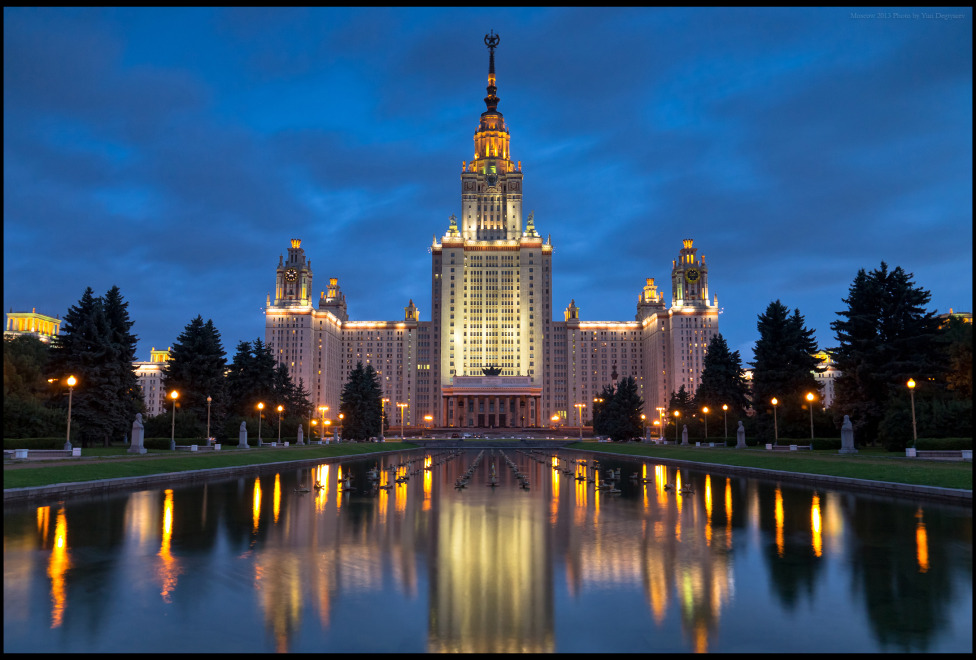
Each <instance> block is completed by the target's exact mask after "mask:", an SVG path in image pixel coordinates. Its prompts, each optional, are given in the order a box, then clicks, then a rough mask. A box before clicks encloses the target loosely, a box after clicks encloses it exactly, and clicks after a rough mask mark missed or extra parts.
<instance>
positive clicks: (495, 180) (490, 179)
mask: <svg viewBox="0 0 976 660" xmlns="http://www.w3.org/2000/svg"><path fill="white" fill-rule="evenodd" d="M496 183H498V175H497V174H495V173H494V172H492V173H491V174H489V175H488V185H489V186H493V185H495V184H496Z"/></svg>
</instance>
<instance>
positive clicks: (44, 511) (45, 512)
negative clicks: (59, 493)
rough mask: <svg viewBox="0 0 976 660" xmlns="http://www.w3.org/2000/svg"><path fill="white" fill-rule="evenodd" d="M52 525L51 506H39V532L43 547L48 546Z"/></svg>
mask: <svg viewBox="0 0 976 660" xmlns="http://www.w3.org/2000/svg"><path fill="white" fill-rule="evenodd" d="M50 526H51V507H49V506H39V507H37V533H38V534H39V535H40V537H41V547H42V548H43V547H46V546H47V533H48V530H49V529H50Z"/></svg>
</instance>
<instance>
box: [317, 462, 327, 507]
mask: <svg viewBox="0 0 976 660" xmlns="http://www.w3.org/2000/svg"><path fill="white" fill-rule="evenodd" d="M315 481H316V482H317V483H318V484H319V485H320V486H322V488H319V489H318V490H316V491H315V511H316V512H317V513H322V512H323V511H325V505H326V504H327V503H328V501H329V466H328V465H320V466H318V467H317V468H315Z"/></svg>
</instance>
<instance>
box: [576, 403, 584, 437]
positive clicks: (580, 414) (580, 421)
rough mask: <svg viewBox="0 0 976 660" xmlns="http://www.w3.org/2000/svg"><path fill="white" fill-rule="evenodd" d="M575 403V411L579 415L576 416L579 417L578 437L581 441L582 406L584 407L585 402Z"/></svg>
mask: <svg viewBox="0 0 976 660" xmlns="http://www.w3.org/2000/svg"><path fill="white" fill-rule="evenodd" d="M575 405H576V411H577V413H578V415H579V417H578V418H579V439H580V442H582V441H583V408H585V407H586V404H585V403H577V404H575Z"/></svg>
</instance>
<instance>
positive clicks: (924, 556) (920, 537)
mask: <svg viewBox="0 0 976 660" xmlns="http://www.w3.org/2000/svg"><path fill="white" fill-rule="evenodd" d="M915 518H916V519H917V520H918V523H917V524H916V526H915V553H916V557H917V558H918V572H919V573H927V572H928V570H929V537H928V534H927V533H926V531H925V522H924V521H923V520H922V507H919V508H918V511H917V512H916V513H915Z"/></svg>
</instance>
